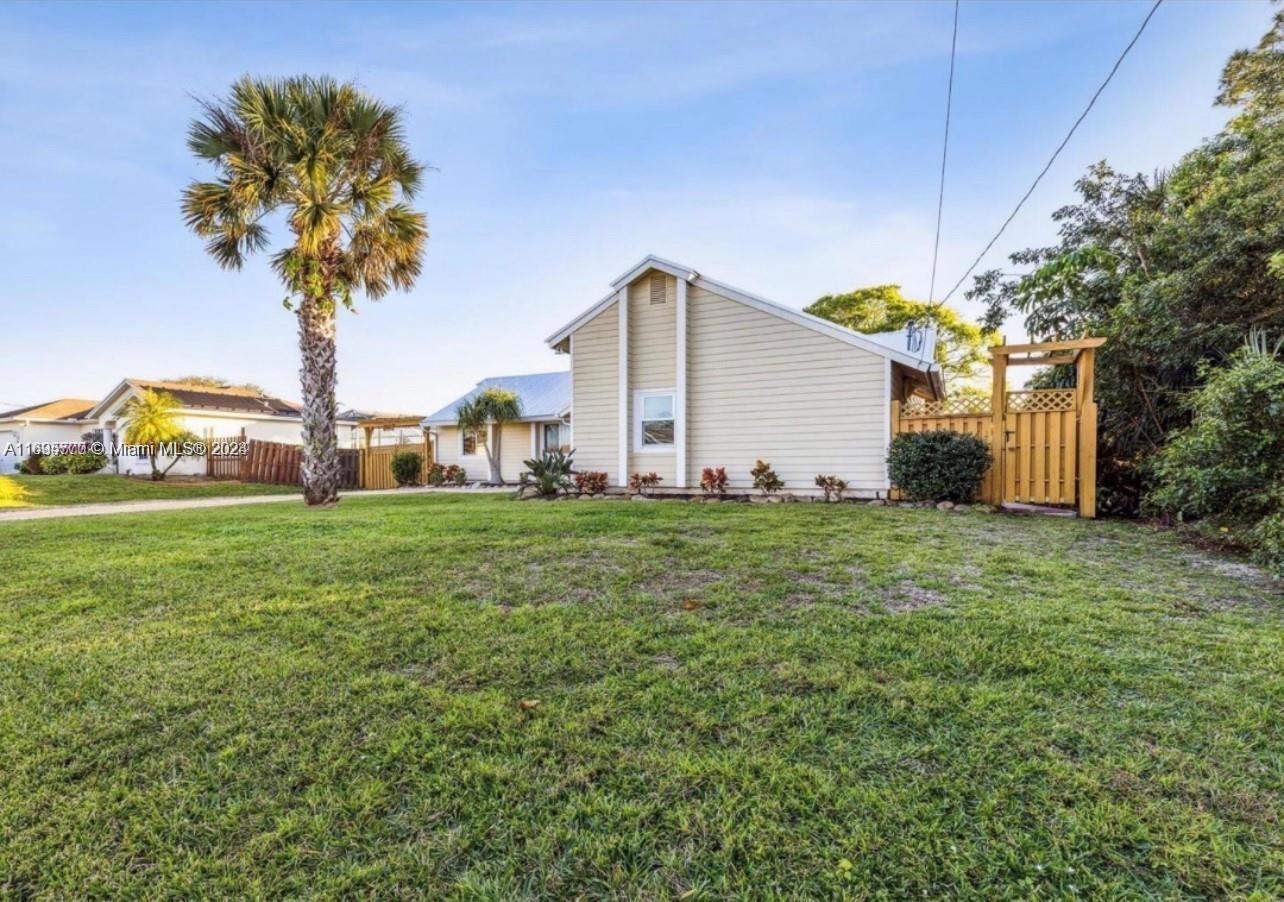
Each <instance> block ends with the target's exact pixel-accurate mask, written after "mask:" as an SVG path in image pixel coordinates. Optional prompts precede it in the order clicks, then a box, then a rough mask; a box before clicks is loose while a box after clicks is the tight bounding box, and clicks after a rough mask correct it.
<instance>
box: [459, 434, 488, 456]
mask: <svg viewBox="0 0 1284 902" xmlns="http://www.w3.org/2000/svg"><path fill="white" fill-rule="evenodd" d="M485 445H486V436H485V435H484V434H483V433H482V432H481V431H480V430H477V429H461V430H459V456H460V457H477V456H479V455H480V454H481V453H482V448H483V447H485Z"/></svg>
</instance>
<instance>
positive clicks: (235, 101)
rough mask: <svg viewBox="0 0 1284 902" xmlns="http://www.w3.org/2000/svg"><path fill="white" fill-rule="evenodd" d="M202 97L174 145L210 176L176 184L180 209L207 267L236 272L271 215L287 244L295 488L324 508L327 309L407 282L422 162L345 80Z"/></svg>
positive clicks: (416, 237) (331, 472)
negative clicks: (210, 260) (297, 385)
mask: <svg viewBox="0 0 1284 902" xmlns="http://www.w3.org/2000/svg"><path fill="white" fill-rule="evenodd" d="M201 106H202V109H203V111H204V115H203V116H202V118H200V119H198V120H196V121H195V122H193V123H192V125H191V127H190V129H189V130H188V138H187V146H188V147H189V148H190V149H191V151H192V153H194V154H195V155H196V156H197V157H199V158H200V159H202V160H206V161H208V162H210V163H213V164H214V166H215V167H216V169H217V170H218V178H217V179H216V180H215V181H212V182H193V183H192V184H191V185H189V186H188V188H187V190H186V191H185V192H184V193H183V216H184V218H185V220H186V222H187V225H188V227H189V228H190V229H192V231H194V232H195V233H196V234H197V235H199V236H200V237H202V238H206V239H208V243H207V244H206V250H207V251H209V253H210V255H211V256H213V257H214V259H215V260H216V261H218V263H219V265H221V266H223V267H225V268H228V269H240V268H241V266H242V265H243V264H244V262H245V258H246V256H248V255H249V254H252V253H254V252H256V251H261V250H264V249H265V248H267V247H268V244H269V241H268V231H267V227H266V226H265V225H264V224H263V220H264V219H265V218H266V217H268V216H270V215H272V214H274V213H278V212H280V213H283V214H284V218H285V222H286V225H287V226H288V227H289V230H290V235H291V241H290V243H289V244H287V245H286V246H285V247H283V248H282V249H281V250H279V251H278V252H277V253H276V254H274V255H273V257H272V268H273V269H275V270H276V273H277V275H278V276H280V278H281V280H282V281H283V282H284V283H285V286H286V290H287V291H288V296H287V297H286V299H285V306H286V308H287V309H291V310H294V311H295V312H296V315H297V316H298V320H299V350H300V352H301V354H302V358H303V366H302V368H301V369H300V370H299V377H300V379H301V381H302V395H303V494H304V497H305V498H306V499H307V502H308V503H309V504H333V503H334V502H336V501H337V500H338V492H339V473H340V470H339V443H338V438H337V435H336V426H335V413H336V409H335V408H336V404H335V397H334V391H335V382H336V367H335V328H336V317H335V313H336V309H337V307H338V306H339V305H340V304H342V305H343V306H344V307H346V308H348V309H353V308H354V305H355V301H354V297H355V295H356V294H357V293H358V292H364V293H365V295H366V296H367V297H369V298H371V299H378V298H380V297H382V296H383V295H385V294H387V293H388V292H389V291H390V290H392V289H393V288H398V289H401V290H403V291H404V290H409V289H410V288H411V286H413V285H414V281H415V278H416V277H417V276H418V275H419V271H420V265H421V258H422V256H423V249H424V244H425V242H426V241H427V239H428V225H427V220H426V218H425V217H424V214H423V213H419V212H416V211H414V210H412V209H411V208H410V206H409V205H408V204H407V203H406V201H407V200H409V199H410V198H413V197H414V194H415V192H416V191H417V190H418V188H419V184H420V180H421V178H422V175H423V171H424V167H423V166H422V165H421V164H420V163H418V162H417V161H416V160H414V159H413V158H412V157H411V156H410V151H409V148H408V147H407V146H406V141H405V135H404V132H403V128H402V113H401V110H400V109H398V108H397V107H390V106H387V105H385V104H383V103H380V102H379V101H377V100H375V99H374V98H372V97H369V96H368V95H366V94H364V93H362V92H361V91H359V90H358V89H357V88H356V86H355V85H353V84H351V83H345V84H339V83H337V82H336V81H335V80H334V79H332V78H328V77H319V78H314V77H311V76H301V77H296V78H286V79H257V78H250V77H249V76H246V77H244V78H242V79H241V80H240V81H238V82H236V83H235V84H234V85H233V86H232V91H231V94H230V95H229V96H228V97H227V98H226V99H224V100H218V101H205V102H203V103H202V104H201Z"/></svg>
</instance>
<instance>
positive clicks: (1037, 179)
mask: <svg viewBox="0 0 1284 902" xmlns="http://www.w3.org/2000/svg"><path fill="white" fill-rule="evenodd" d="M1163 2H1164V0H1155V5H1154V6H1152V7H1150V12H1148V13H1146V18H1145V19H1143V20H1142V22H1141V27H1140V28H1138V29H1137V33H1136V34H1134V35H1133V36H1132V40H1131V41H1129V42H1128V46H1127V47H1125V48H1124V49H1123V53H1121V54H1119V59H1117V60H1115V64H1114V65H1113V66H1112V67H1111V68H1110V73H1109V74H1108V75H1107V76H1106V80H1105V81H1103V82H1102V83H1101V87H1099V88H1097V91H1096V93H1095V94H1093V95H1092V99H1091V100H1089V101H1088V105H1087V106H1086V107H1084V110H1083V112H1082V113H1080V114H1079V118H1078V119H1076V120H1075V121H1074V125H1072V126H1070V131H1069V132H1067V133H1066V136H1065V138H1064V139H1063V140H1062V141H1061V143H1060V144H1059V145H1057V149H1056V150H1055V151H1053V153H1052V156H1051V157H1050V158H1049V159H1048V163H1047V165H1046V166H1044V167H1043V171H1042V172H1040V173H1039V174H1038V176H1036V177H1035V179H1034V183H1033V184H1032V185H1030V190H1029V191H1027V192H1025V195H1024V196H1023V197H1022V198H1021V200H1019V201H1018V202H1017V205H1016V207H1015V208H1014V209H1013V210H1012V212H1011V213H1010V214H1008V218H1007V219H1005V220H1003V225H1001V226H999V230H998V231H997V232H995V233H994V237H993V238H991V239H990V241H989V243H988V244H986V246H985V248H984V249H983V250H982V251H981V253H979V254H977V256H976V259H975V260H973V261H972V265H971V266H969V267H968V268H967V272H965V273H963V275H962V277H961V278H960V279H959V280H958V281H957V282H955V283H954V287H953V288H951V289H950V290H949V291H948V292H947V293H946V295H945V297H943V298H941V301H940V303H942V304H944V303H945V302H946V301H948V300H949V299H950V298H951V297H952V296H953V294H954V292H956V291H958V290H959V286H960V285H962V284H963V282H964V281H966V280H967V277H968V276H970V275H972V270H974V269H976V267H977V265H978V264H979V263H980V262H981V260H982V259H984V257H985V255H986V254H988V253H989V252H990V249H991V248H992V247H994V243H995V242H996V241H998V240H999V238H1000V236H1002V235H1003V232H1004V230H1005V229H1007V227H1008V226H1009V225H1010V224H1011V222H1012V220H1013V219H1015V218H1016V215H1017V214H1018V213H1020V212H1021V207H1022V206H1024V205H1025V202H1026V201H1027V200H1029V199H1030V195H1031V194H1033V193H1034V189H1035V188H1037V187H1039V182H1041V181H1042V180H1043V177H1044V176H1045V175H1047V174H1048V170H1049V169H1051V168H1052V164H1053V163H1055V162H1056V161H1057V157H1058V156H1059V155H1060V154H1061V151H1062V150H1064V149H1065V146H1066V145H1067V144H1069V143H1070V139H1071V138H1072V137H1074V133H1075V131H1077V130H1078V128H1079V125H1080V124H1081V123H1082V122H1083V120H1084V119H1086V118H1087V116H1088V113H1089V112H1090V111H1091V110H1092V107H1093V105H1094V104H1095V103H1096V102H1097V98H1098V97H1100V96H1101V92H1102V91H1104V90H1105V89H1106V85H1108V84H1110V80H1111V79H1112V78H1114V77H1115V73H1116V72H1118V71H1119V67H1120V66H1121V65H1123V61H1124V58H1125V57H1127V56H1128V53H1129V51H1131V50H1132V48H1133V45H1135V44H1136V43H1137V40H1138V39H1139V38H1140V37H1141V33H1142V32H1143V31H1145V30H1146V26H1147V25H1149V24H1150V20H1151V19H1152V18H1153V17H1154V15H1155V13H1156V12H1158V10H1159V7H1160V6H1161V5H1162V4H1163Z"/></svg>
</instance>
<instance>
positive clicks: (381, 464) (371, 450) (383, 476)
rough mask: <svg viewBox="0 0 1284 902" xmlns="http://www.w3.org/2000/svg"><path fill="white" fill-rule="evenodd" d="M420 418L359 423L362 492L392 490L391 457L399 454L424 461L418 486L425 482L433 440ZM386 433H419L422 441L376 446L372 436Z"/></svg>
mask: <svg viewBox="0 0 1284 902" xmlns="http://www.w3.org/2000/svg"><path fill="white" fill-rule="evenodd" d="M422 420H423V417H421V416H418V415H406V416H386V417H370V418H369V419H365V420H362V421H361V429H362V431H363V432H364V433H365V442H364V444H363V445H362V448H361V452H360V453H361V477H360V482H361V487H362V488H363V489H395V488H396V487H397V480H395V479H393V478H392V458H393V455H395V454H397V453H399V452H401V451H413V452H415V453H416V454H418V455H419V456H420V457H421V458H423V464H422V467H421V469H420V472H419V481H420V482H421V483H424V482H427V481H428V470H429V469H430V468H431V467H432V450H433V449H432V440H431V439H430V437H429V433H428V430H427V429H422V426H421V423H422ZM385 429H395V430H398V432H400V430H403V429H422V433H421V437H420V438H419V439H416V440H415V441H399V442H397V443H396V444H392V445H375V444H374V433H375V432H376V431H383V430H385Z"/></svg>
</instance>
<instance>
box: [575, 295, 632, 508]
mask: <svg viewBox="0 0 1284 902" xmlns="http://www.w3.org/2000/svg"><path fill="white" fill-rule="evenodd" d="M617 308H618V304H611V305H609V306H608V307H607V308H606V309H605V310H603V311H602V312H601V313H599V314H598V315H597V316H595V317H594V318H593V319H591V320H589V321H588V322H587V323H585V324H584V325H583V326H581V327H580V328H579V329H577V330H576V332H575V334H574V335H572V336H571V364H572V366H571V386H572V396H573V397H572V401H571V411H572V427H571V428H572V431H573V438H574V444H575V468H576V469H577V470H581V471H590V470H599V471H602V472H605V473H609V474H610V477H611V482H612V483H615V482H616V476H617V473H618V471H619V381H620V377H619V359H620V358H619V353H620V352H619V334H620V333H619V311H618V309H617Z"/></svg>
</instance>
